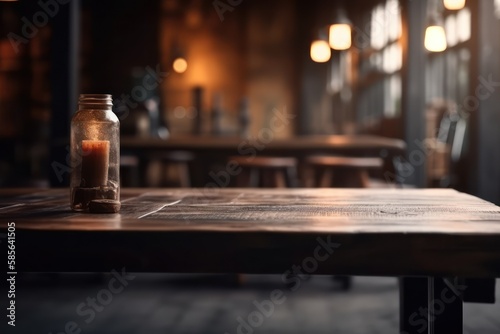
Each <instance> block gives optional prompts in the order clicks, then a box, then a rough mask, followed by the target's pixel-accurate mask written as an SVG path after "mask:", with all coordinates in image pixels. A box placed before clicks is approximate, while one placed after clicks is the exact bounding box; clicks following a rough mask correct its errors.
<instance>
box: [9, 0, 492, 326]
mask: <svg viewBox="0 0 500 334" xmlns="http://www.w3.org/2000/svg"><path fill="white" fill-rule="evenodd" d="M333 25H335V29H337V30H332V29H333V28H332V27H333ZM499 32H500V1H499V0H467V1H461V0H444V1H443V0H418V1H415V0H413V1H410V0H350V1H343V0H310V1H300V0H252V1H244V0H231V1H230V0H215V1H213V0H210V1H209V0H184V1H181V0H149V1H139V0H131V1H120V0H107V1H98V0H72V1H66V0H46V1H43V0H42V1H39V2H35V1H27V0H19V1H1V0H0V187H41V188H43V187H65V186H67V184H68V176H69V167H68V160H67V159H68V153H69V151H68V144H69V143H68V138H69V131H70V120H71V117H72V115H73V114H74V113H75V112H76V110H77V108H78V106H77V99H78V94H80V93H108V94H112V95H113V100H114V111H115V113H116V114H117V115H118V116H119V118H120V121H121V131H122V134H121V135H122V144H123V145H122V167H123V171H122V185H123V186H144V187H149V186H151V187H153V186H154V187H158V186H160V187H164V186H179V182H176V181H179V180H180V181H181V183H180V186H197V187H203V186H204V185H206V184H207V181H210V177H209V175H210V172H213V171H220V170H221V168H223V167H221V164H222V165H224V163H225V159H226V158H227V156H226V155H225V154H222V156H223V158H221V159H218V158H219V157H218V156H217V154H215V153H217V145H218V144H214V148H213V149H212V150H210V149H207V148H206V147H204V148H203V149H198V150H195V151H193V152H190V151H186V150H175V151H174V152H162V151H161V150H157V151H151V152H150V151H148V152H147V153H145V150H143V148H145V147H158V145H160V146H161V144H159V143H161V142H166V143H169V142H172V141H173V142H174V143H180V144H179V145H178V146H179V147H181V148H182V147H183V145H184V146H189V145H188V144H185V143H193V142H194V143H199V142H203V141H207V142H210V141H213V140H214V138H215V141H214V142H215V143H220V141H217V138H219V139H221V140H222V141H224V140H226V139H227V140H228V141H231V140H233V141H235V142H236V143H239V142H242V141H244V140H247V139H248V138H258V136H259V134H261V133H262V130H263V129H268V128H270V127H271V126H272V124H273V123H272V122H273V119H274V117H275V115H276V112H277V111H281V112H285V111H286V112H285V114H289V115H291V116H293V117H290V119H289V120H290V121H289V122H286V124H285V126H283V127H280V128H279V129H276V130H275V131H274V132H273V138H274V139H275V140H276V141H282V142H287V141H290V142H293V140H294V139H295V140H296V139H297V138H298V139H299V140H300V139H301V138H306V137H311V136H314V138H324V139H325V140H328V138H330V136H333V135H345V136H351V137H356V136H361V135H376V136H381V137H384V138H388V139H394V140H402V141H404V142H406V150H405V151H404V152H403V153H402V156H401V157H399V158H397V157H394V156H392V155H391V154H389V153H388V152H387V151H385V150H380V151H377V152H376V155H377V157H380V158H383V159H385V166H386V169H385V170H384V171H385V172H387V171H389V172H390V173H391V174H390V175H392V176H391V178H390V180H388V179H387V177H384V176H387V174H386V173H383V171H382V172H380V173H378V174H377V173H373V172H372V173H371V174H370V176H371V177H372V178H377V177H378V179H379V181H381V183H382V184H384V186H392V185H393V184H394V183H397V182H396V181H398V175H399V176H400V177H401V173H402V174H403V177H402V178H403V179H404V181H403V182H401V183H405V186H409V187H453V188H456V189H458V190H461V191H465V192H467V193H471V194H474V195H476V196H479V197H481V198H483V199H486V200H489V201H492V202H494V203H496V204H500V145H498V143H500V131H499V130H498V129H499V126H500V90H499V89H500V33H499ZM176 145H177V144H176ZM194 146H195V145H194ZM270 146H271V145H270ZM292 150H293V148H292ZM214 152H215V153H214ZM415 152H424V155H423V158H422V159H423V160H418V159H416V158H415V157H416V155H415ZM273 153H276V152H273ZM216 156H217V158H215V157H216ZM419 157H420V158H421V157H422V155H419ZM393 158H394V159H393ZM420 158H419V159H420ZM398 159H399V160H398ZM221 160H222V162H221ZM394 162H395V163H394ZM172 163H173V165H174V167H175V166H177V167H179V166H180V167H179V168H173V169H168V168H166V165H169V164H172ZM405 165H406V168H410V169H411V170H412V172H411V173H409V174H408V175H405V174H404V170H405ZM186 166H187V167H186ZM200 166H201V167H200ZM186 168H187V169H186ZM300 175H302V174H300ZM305 178H306V177H303V176H300V177H298V181H299V183H298V185H300V186H302V185H305V184H307V182H306V181H307V180H306V179H305ZM138 277H139V278H138V279H137V281H135V282H134V284H131V285H132V287H131V288H130V290H127V291H125V292H124V293H123V294H120V296H119V297H117V298H116V299H115V301H114V302H113V303H112V304H111V306H110V307H108V308H107V309H106V310H105V311H103V313H102V314H103V315H105V316H103V317H98V318H97V320H96V322H93V323H92V324H91V325H89V326H87V327H85V328H84V332H89V333H90V332H93V333H103V332H105V333H114V332H117V333H118V332H120V333H143V332H144V331H148V332H153V333H156V332H160V331H162V330H164V329H165V328H168V329H171V330H169V332H178V333H181V332H183V333H190V332H203V333H212V332H214V333H215V332H218V333H219V332H220V333H223V332H225V331H226V332H230V333H232V332H233V331H232V329H234V332H236V328H237V326H238V323H237V321H236V319H237V316H239V315H241V316H246V315H248V313H250V312H251V311H252V310H253V309H252V307H253V306H252V301H253V300H255V299H259V298H264V297H265V296H266V295H268V294H269V292H270V291H272V290H273V289H274V288H284V287H283V286H282V285H283V284H282V282H281V281H280V280H279V278H278V279H276V278H273V277H258V276H257V277H253V276H252V277H250V276H247V277H246V281H242V282H238V281H236V282H235V281H234V280H233V279H234V277H229V278H228V277H225V276H223V277H218V276H216V277H208V278H207V277H204V276H203V277H192V276H190V277H181V278H179V277H172V276H156V275H152V276H148V275H140V276H138ZM106 282H107V278H106V277H103V276H102V275H94V276H92V275H91V276H90V278H89V277H87V276H85V277H81V276H78V277H75V276H71V275H70V276H65V275H62V276H61V275H48V276H47V275H41V276H40V275H27V276H26V277H25V278H24V280H22V281H21V283H20V284H21V285H20V286H21V287H23V289H21V291H24V292H21V295H20V297H19V298H20V299H19V304H20V305H21V306H20V307H19V309H20V311H19V312H21V314H24V315H25V316H26V317H23V318H21V317H20V318H19V319H22V320H19V321H20V322H21V321H22V322H23V325H21V326H25V327H23V328H24V330H25V332H26V333H28V332H33V331H34V328H43V331H45V332H50V331H53V332H54V333H56V332H57V333H59V331H61V330H62V329H63V327H64V326H63V325H64V324H65V323H66V322H67V321H69V320H71V319H72V318H76V319H79V316H78V315H77V314H75V307H76V306H77V305H78V304H79V303H80V302H81V301H84V300H85V298H86V297H87V296H91V295H95V294H97V292H98V291H99V289H101V287H102V286H104V285H103V284H107V283H106ZM396 282H397V281H396V279H367V278H354V280H353V282H352V288H351V289H350V290H349V289H346V286H343V285H342V284H339V282H337V281H335V280H331V279H330V278H325V277H322V278H315V279H312V280H311V281H310V282H309V281H308V282H307V284H308V285H307V288H304V290H302V291H300V292H299V293H297V294H296V295H294V296H293V297H291V300H292V302H290V303H289V304H287V306H286V307H285V308H284V309H281V310H280V311H279V312H278V313H277V316H276V317H273V318H272V319H271V320H270V323H269V324H266V325H265V326H263V327H262V328H261V329H259V330H255V332H257V331H261V332H288V333H290V332H294V331H296V332H304V331H306V330H307V331H313V332H321V331H322V330H323V329H325V328H326V329H328V330H330V329H331V328H336V329H337V330H340V331H342V332H346V333H350V332H352V333H366V332H371V333H373V332H381V333H382V332H383V333H389V332H391V331H392V332H395V331H397V312H396V310H397V305H398V304H397V303H398V299H397V284H396ZM217 286H219V287H217ZM148 287H153V289H150V290H148ZM219 289H220V290H219ZM157 291H163V292H161V293H160V295H161V296H160V297H158V293H157ZM326 294H330V295H331V299H327V300H326V302H325V304H321V300H324V299H322V298H323V297H324V296H325V295H326ZM497 294H498V293H497ZM346 296H347V297H349V298H346ZM168 297H172V299H169V298H168ZM226 297H227V299H226ZM351 297H352V298H351ZM231 298H233V299H232V300H234V302H229V301H228V300H230V299H231ZM214 300H215V301H217V302H218V303H212V301H214ZM179 305H181V306H182V307H181V308H180V309H178V307H179ZM35 310H36V311H35ZM39 310H42V311H40V313H39V314H37V315H36V316H33V314H34V313H38V311H39ZM43 310H46V311H47V310H48V311H47V312H44V311H43ZM179 310H180V311H179ZM346 310H358V311H359V312H360V313H358V314H357V315H356V312H355V311H353V312H345V313H344V311H346ZM139 311H140V315H138V316H137V318H133V317H131V314H132V313H133V314H136V312H139ZM364 311H367V313H366V315H364V313H363V312H364ZM141 312H142V313H141ZM466 312H468V313H467V314H466V316H465V321H466V331H465V332H471V333H472V332H481V333H489V332H491V331H494V330H498V329H500V322H498V319H496V318H495V316H494V314H498V306H491V305H486V306H485V305H466ZM495 312H496V313H495ZM297 314H298V316H297ZM305 314H308V316H307V317H306V316H305ZM315 315H316V316H317V317H314V316H315ZM485 315H486V317H485ZM30 317H31V319H32V322H31V323H28V322H27V321H26V319H30ZM360 318H363V321H361V322H360V321H358V320H359V319H360ZM132 319H135V320H132ZM305 319H309V320H305ZM311 319H312V320H311ZM468 319H469V320H468ZM474 319H476V320H474ZM477 319H480V320H477ZM484 319H486V320H484ZM80 320H81V319H80ZM194 324H197V325H194ZM283 324H286V327H282V326H281V325H283ZM294 324H295V325H294ZM148 326H149V327H148ZM163 326H165V327H163ZM144 328H146V330H145V329H144ZM283 328H285V329H283Z"/></svg>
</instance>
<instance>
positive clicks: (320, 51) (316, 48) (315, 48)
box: [311, 40, 332, 63]
mask: <svg viewBox="0 0 500 334" xmlns="http://www.w3.org/2000/svg"><path fill="white" fill-rule="evenodd" d="M331 56H332V51H331V50H330V45H328V42H326V41H322V40H316V41H313V42H312V43H311V59H312V60H313V61H315V62H317V63H326V62H327V61H329V60H330V57H331Z"/></svg>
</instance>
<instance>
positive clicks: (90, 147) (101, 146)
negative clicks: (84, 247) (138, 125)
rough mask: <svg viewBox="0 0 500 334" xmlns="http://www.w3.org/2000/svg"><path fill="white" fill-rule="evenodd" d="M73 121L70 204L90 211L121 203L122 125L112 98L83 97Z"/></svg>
mask: <svg viewBox="0 0 500 334" xmlns="http://www.w3.org/2000/svg"><path fill="white" fill-rule="evenodd" d="M78 105H79V110H78V111H77V112H76V114H75V115H74V116H73V118H72V120H71V149H70V150H71V167H72V169H71V181H70V189H71V193H70V195H71V196H70V197H71V198H70V201H71V203H70V204H71V209H72V210H74V211H89V207H91V206H92V202H93V201H97V202H99V201H101V202H102V200H108V201H117V202H118V203H119V200H120V121H119V120H118V117H116V115H115V114H114V113H113V111H112V107H113V102H112V98H111V95H107V94H81V95H80V99H79V101H78Z"/></svg>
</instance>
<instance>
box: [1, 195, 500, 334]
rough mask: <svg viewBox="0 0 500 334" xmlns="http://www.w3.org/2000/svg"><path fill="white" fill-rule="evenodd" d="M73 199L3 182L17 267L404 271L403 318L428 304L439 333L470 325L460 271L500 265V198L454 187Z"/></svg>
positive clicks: (499, 273) (409, 326) (408, 320)
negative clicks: (77, 202) (89, 209)
mask: <svg viewBox="0 0 500 334" xmlns="http://www.w3.org/2000/svg"><path fill="white" fill-rule="evenodd" d="M144 195H147V196H144ZM207 195H208V196H210V197H209V201H210V202H209V203H210V205H193V204H196V203H207ZM124 200H126V201H124ZM416 203H418V205H416ZM436 203H439V205H436ZM67 204H68V196H67V191H66V190H65V189H48V190H46V191H43V190H42V191H40V190H36V191H35V192H34V191H33V190H29V189H17V190H16V189H0V207H2V210H1V213H0V218H1V219H0V227H1V228H3V229H5V230H6V229H7V224H8V222H15V223H16V232H17V233H18V235H21V234H22V238H18V239H16V240H17V241H16V242H17V243H16V245H18V247H16V259H17V261H16V264H17V267H16V269H17V271H20V272H108V271H109V268H114V267H115V268H116V267H118V268H124V269H123V272H124V273H131V272H149V273H151V272H172V273H240V272H242V273H256V274H257V273H260V274H279V275H283V273H291V272H292V268H293V266H294V265H297V266H298V265H301V266H302V268H304V270H306V271H307V272H308V273H309V274H311V275H339V274H340V275H366V276H401V277H403V278H402V284H401V285H400V292H401V299H400V300H401V303H400V307H401V310H400V330H401V331H402V332H407V333H411V332H412V330H413V331H414V330H415V329H416V328H420V327H422V326H418V327H415V322H414V321H415V316H412V314H416V311H415V310H418V309H419V307H427V308H428V309H429V310H435V312H436V313H435V314H433V313H432V312H431V314H430V315H431V316H430V317H425V316H422V317H421V318H420V319H421V321H422V322H424V323H425V324H426V326H428V328H429V331H428V332H429V333H436V334H439V333H462V326H463V320H462V319H463V315H462V312H463V298H464V297H463V295H464V285H463V284H462V281H461V280H460V279H459V278H461V277H465V278H467V277H482V278H484V279H492V278H495V277H500V208H499V207H497V206H495V205H494V204H492V203H489V202H486V201H484V200H481V199H478V198H476V197H474V196H471V195H468V194H463V193H459V192H457V191H455V190H451V189H401V190H394V189H321V190H319V189H239V190H236V189H217V191H213V192H212V193H209V194H207V193H204V192H200V191H199V190H197V189H191V190H190V189H181V190H164V189H123V191H122V205H123V206H122V212H121V214H119V215H108V216H106V217H105V218H100V217H99V216H90V215H88V214H85V213H75V212H70V211H69V210H68V211H67V212H65V211H64V210H61V209H60V208H61V207H64V206H67ZM298 204H300V205H298ZM471 217H473V219H474V221H473V223H472V224H471ZM132 231H133V233H131V232H132ZM89 238H90V239H92V240H97V241H98V242H94V243H93V244H92V247H88V243H89ZM131 245H134V249H133V251H131V248H130V247H131ZM33 250H36V253H37V256H33ZM313 256H314V257H313ZM68 259H70V260H68ZM125 268H126V269H125ZM120 273H121V271H120ZM294 279H298V280H299V281H298V283H295V285H294V286H297V285H298V284H300V282H301V281H300V280H301V277H300V276H297V277H295V278H294ZM296 282H297V281H296ZM465 288H467V286H465ZM445 289H446V291H445ZM467 290H468V289H467ZM443 291H445V292H443ZM443 295H445V297H446V299H443V298H444V297H443ZM437 300H439V301H441V302H443V303H446V304H445V306H443V307H440V308H436V305H438V304H436V303H435V302H436V301H437ZM438 310H439V314H437V311H438ZM425 314H428V313H425ZM434 315H437V316H436V317H435V316H434ZM431 318H432V319H434V321H428V319H431ZM422 332H423V331H422Z"/></svg>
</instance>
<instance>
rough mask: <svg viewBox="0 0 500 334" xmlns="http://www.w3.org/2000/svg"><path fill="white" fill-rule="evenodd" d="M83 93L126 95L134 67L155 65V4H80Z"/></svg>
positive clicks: (93, 0) (116, 0)
mask: <svg viewBox="0 0 500 334" xmlns="http://www.w3.org/2000/svg"><path fill="white" fill-rule="evenodd" d="M82 6H83V13H84V14H83V21H84V22H82V27H83V29H82V38H83V41H84V43H83V48H82V53H83V55H84V57H87V59H85V60H83V62H84V63H83V64H84V65H83V68H82V75H83V76H84V77H83V80H84V81H83V83H84V87H82V89H83V90H85V91H87V90H88V91H92V92H95V93H111V94H113V95H114V96H120V95H121V94H122V93H130V90H131V88H132V87H133V82H132V78H131V74H132V69H133V68H134V67H139V68H145V67H147V66H151V67H155V66H156V64H158V63H159V45H158V44H159V13H160V10H159V8H160V4H159V1H140V0H132V1H122V0H107V1H99V0H87V1H83V4H82Z"/></svg>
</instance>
